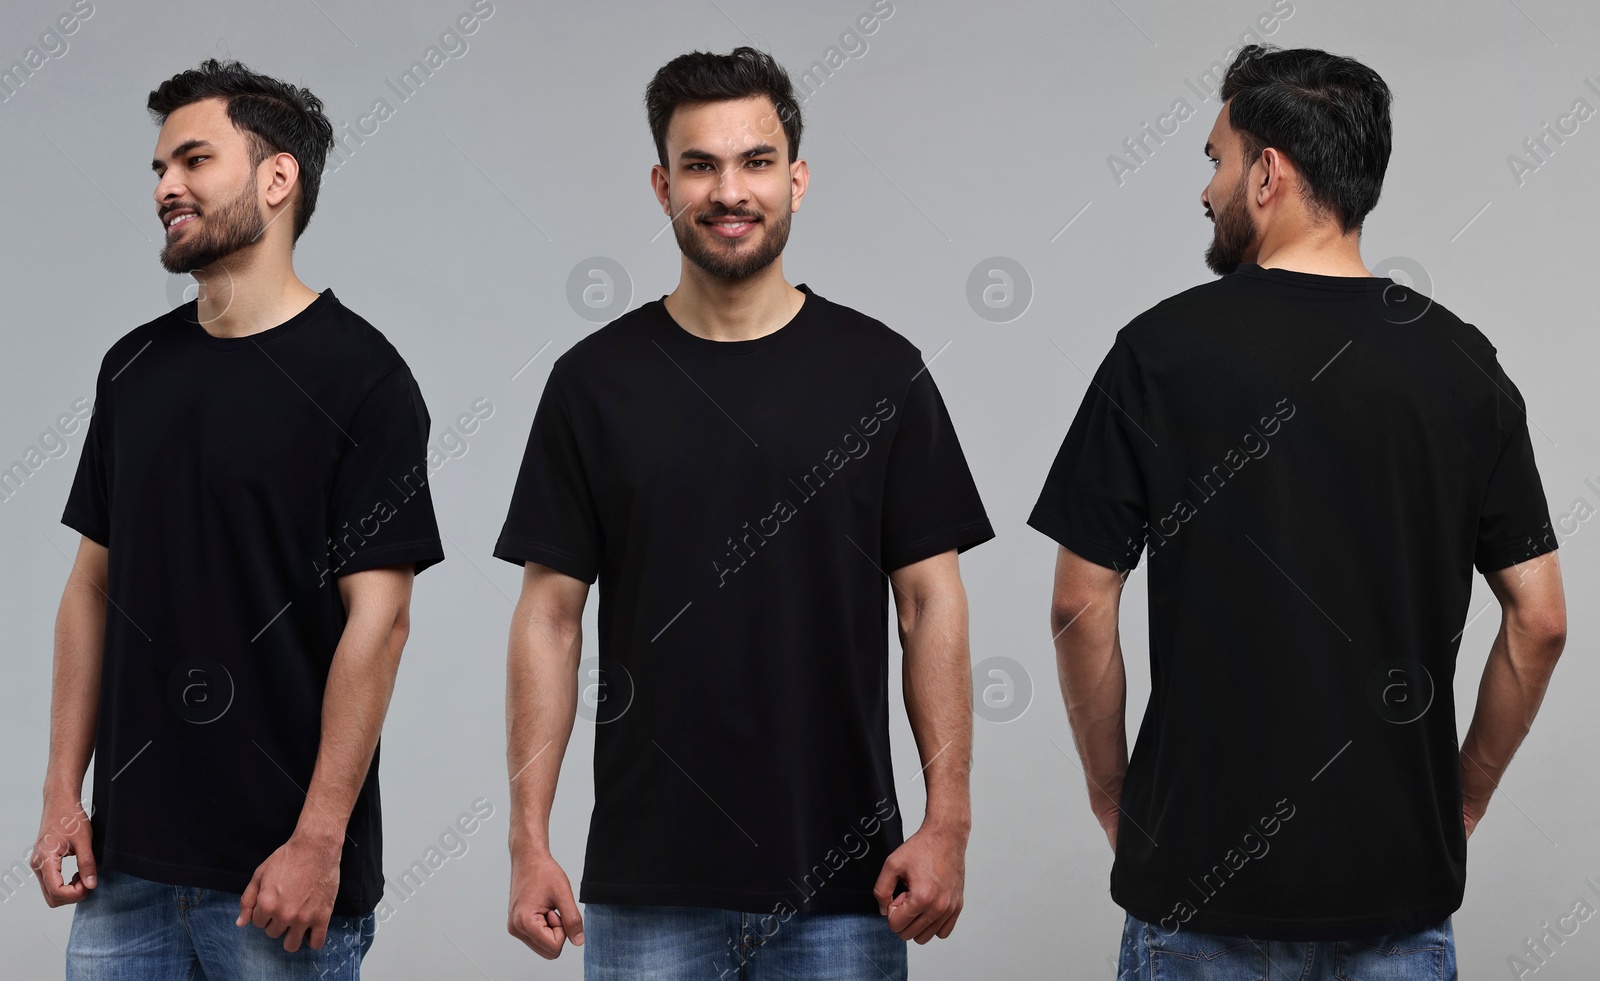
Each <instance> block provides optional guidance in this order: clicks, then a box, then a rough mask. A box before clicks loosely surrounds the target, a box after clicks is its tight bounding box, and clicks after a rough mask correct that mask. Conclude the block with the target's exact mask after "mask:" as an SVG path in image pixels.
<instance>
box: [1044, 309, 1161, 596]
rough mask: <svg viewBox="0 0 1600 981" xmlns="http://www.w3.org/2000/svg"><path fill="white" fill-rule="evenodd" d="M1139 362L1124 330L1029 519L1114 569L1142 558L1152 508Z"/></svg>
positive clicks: (1122, 568) (1123, 568) (1125, 567)
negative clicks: (1142, 447) (1143, 453)
mask: <svg viewBox="0 0 1600 981" xmlns="http://www.w3.org/2000/svg"><path fill="white" fill-rule="evenodd" d="M1143 418H1144V398H1143V385H1142V382H1141V381H1140V379H1139V365H1138V362H1137V360H1136V359H1135V358H1134V354H1133V351H1132V349H1131V348H1129V347H1128V342H1127V341H1126V339H1124V338H1123V336H1122V335H1121V334H1118V335H1117V340H1116V342H1115V343H1114V344H1112V345H1111V350H1110V351H1109V352H1108V353H1107V354H1106V356H1105V359H1104V360H1103V361H1101V362H1100V367H1099V368H1098V369H1097V370H1096V371H1095V374H1094V379H1093V381H1092V382H1091V383H1090V385H1089V388H1088V390H1087V391H1085V392H1084V394H1083V402H1082V404H1080V405H1079V407H1078V414H1077V416H1076V417H1075V418H1074V419H1073V420H1072V425H1071V427H1070V428H1069V429H1068V430H1067V435H1066V438H1065V439H1064V440H1062V443H1061V448H1060V450H1059V451H1058V452H1057V453H1056V458H1055V462H1054V463H1053V464H1051V466H1050V473H1049V475H1048V476H1047V477H1046V478H1045V484H1044V490H1043V491H1042V492H1041V493H1040V495H1039V500H1038V503H1037V504H1035V505H1034V508H1033V512H1032V513H1031V514H1030V515H1029V516H1028V524H1029V526H1031V527H1033V528H1035V529H1037V530H1039V531H1041V532H1043V533H1044V534H1046V535H1048V536H1050V537H1051V538H1052V539H1054V540H1055V541H1056V542H1058V543H1059V544H1061V545H1063V546H1065V547H1066V548H1068V549H1070V550H1071V551H1072V552H1074V553H1076V554H1078V555H1080V556H1082V557H1083V558H1085V559H1088V560H1089V561H1090V562H1094V563H1096V564H1098V565H1103V566H1105V567H1107V568H1109V569H1116V570H1118V571H1119V572H1120V571H1126V570H1129V569H1132V568H1134V567H1135V566H1137V565H1138V564H1139V556H1140V554H1141V552H1143V550H1144V542H1145V532H1144V525H1145V520H1146V515H1147V513H1148V512H1147V508H1146V502H1145V489H1144V479H1143V476H1142V470H1141V468H1140V465H1139V451H1138V446H1139V441H1141V440H1143V441H1145V444H1146V445H1149V440H1150V437H1149V436H1147V435H1145V433H1144V431H1143V428H1142V426H1143V423H1142V420H1143Z"/></svg>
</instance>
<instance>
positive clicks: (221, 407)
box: [61, 290, 444, 915]
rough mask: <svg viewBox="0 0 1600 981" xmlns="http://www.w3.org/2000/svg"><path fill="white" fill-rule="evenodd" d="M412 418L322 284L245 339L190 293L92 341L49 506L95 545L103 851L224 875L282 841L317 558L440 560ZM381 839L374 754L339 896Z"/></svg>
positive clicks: (302, 727)
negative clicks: (73, 458)
mask: <svg viewBox="0 0 1600 981" xmlns="http://www.w3.org/2000/svg"><path fill="white" fill-rule="evenodd" d="M428 426H429V420H428V411H427V408H426V407H425V406H424V405H423V401H422V394H421V392H419V391H418V389H417V383H416V382H415V380H413V378H412V376H411V372H410V370H409V369H407V367H406V365H405V362H404V361H402V360H401V358H400V355H399V354H398V353H397V352H396V351H395V349H394V347H393V346H392V345H391V344H390V343H389V342H388V340H386V339H385V338H384V336H383V335H382V334H380V333H379V332H378V331H377V330H376V329H374V328H373V327H372V325H371V324H369V323H367V322H366V321H365V320H363V319H361V318H360V317H359V316H357V315H356V314H354V313H352V312H351V311H350V310H348V309H347V308H345V306H344V305H343V304H341V303H340V302H339V300H338V299H337V298H336V297H335V296H334V295H333V291H332V290H326V291H324V292H323V293H322V294H321V295H320V296H319V297H317V299H315V300H313V301H312V302H311V304H310V305H309V306H308V307H306V308H305V309H304V310H302V311H301V312H300V313H298V314H296V315H294V316H293V317H291V318H290V319H288V320H286V321H285V322H283V323H282V324H279V325H278V326H276V327H273V328H271V329H269V330H265V331H261V332H259V333H256V334H251V335H249V336H246V337H237V338H221V337H213V336H212V335H211V334H209V333H207V332H206V330H205V328H204V327H202V326H201V325H200V323H199V322H198V321H197V319H196V316H195V303H194V302H193V301H191V302H189V303H187V304H184V305H183V306H180V307H178V308H177V309H176V310H173V311H172V312H170V313H168V314H165V315H163V316H161V317H158V318H157V319H155V320H153V321H151V322H150V323H147V324H145V325H144V326H142V327H139V328H136V329H135V330H133V331H131V332H129V333H128V334H126V335H125V336H123V337H122V338H121V339H120V340H118V341H117V342H116V343H115V344H113V345H112V347H111V350H110V351H109V352H108V353H107V354H106V356H105V358H104V360H103V361H102V362H101V365H100V375H99V379H98V381H97V382H96V385H95V406H94V416H93V417H92V419H91V421H90V424H89V434H88V437H87V438H86V440H85V441H84V449H83V456H82V458H81V459H80V460H79V461H78V471H77V476H76V478H75V479H74V481H73V484H72V491H71V494H70V496H69V497H68V500H67V506H66V512H65V514H64V515H63V516H62V519H61V520H62V521H63V522H64V523H65V524H67V525H68V526H70V527H72V528H74V529H76V530H77V531H79V532H81V533H82V534H84V535H85V536H87V537H89V538H91V539H93V540H94V541H96V542H99V543H100V544H102V545H105V546H107V548H108V549H109V553H108V555H109V560H110V587H109V590H108V596H109V600H110V602H109V604H108V606H107V610H106V631H105V654H104V661H103V668H102V672H101V679H100V709H99V717H98V727H97V729H96V732H95V751H94V759H95V767H94V808H95V810H94V815H93V832H94V835H93V844H94V851H95V856H96V857H97V858H98V859H99V861H100V862H101V864H102V865H104V866H105V867H107V868H111V869H116V870H119V871H124V872H129V873H132V874H133V875H137V876H141V877H144V878H147V879H152V880H155V881H158V882H170V883H174V884H180V885H189V886H198V887H203V888H212V889H220V890H224V891H228V892H243V891H244V888H245V887H246V886H247V885H248V884H249V882H250V877H251V876H252V875H253V874H254V873H255V870H256V867H257V866H258V865H260V864H261V862H262V861H264V860H265V859H266V858H267V856H269V855H270V854H272V852H273V851H274V850H276V849H277V848H278V847H279V846H280V845H282V844H283V843H284V842H286V841H288V840H289V836H290V835H291V834H292V833H293V832H294V828H295V823H296V821H297V820H298V819H299V816H300V811H301V808H302V806H303V805H304V803H305V789H306V788H307V787H308V786H309V785H310V782H311V773H312V769H313V767H314V766H315V764H316V760H317V750H318V747H319V744H320V733H321V724H322V703H323V695H324V687H325V684H326V680H327V676H328V669H329V666H330V665H331V663H332V660H333V653H334V648H335V646H336V645H337V644H338V642H339V637H340V635H341V633H342V632H343V630H344V624H345V609H344V603H343V600H342V599H341V598H340V596H339V586H338V583H337V582H336V581H335V580H336V579H337V577H338V576H341V575H346V574H349V573H352V572H357V571H360V570H363V569H371V568H374V567H376V566H383V565H392V564H396V563H402V562H414V563H416V568H417V570H418V571H421V570H422V569H425V568H427V567H428V566H430V565H433V564H434V563H436V562H438V561H440V560H441V559H442V558H444V552H443V550H442V549H441V547H440V544H439V531H438V527H437V526H436V524H435V522H434V515H433V504H432V499H431V495H430V492H429V488H428V479H427V478H428V472H429V470H428V460H427V449H426V447H427V439H428ZM328 695H329V697H334V698H337V697H338V696H337V693H334V692H329V693H328ZM382 857H383V842H382V836H381V828H380V813H379V803H378V757H377V754H376V753H374V755H373V759H372V766H371V768H370V769H369V770H368V772H367V777H366V782H365V783H364V784H363V786H362V788H361V792H360V795H359V796H358V797H357V799H356V804H355V808H354V810H353V812H352V813H351V815H350V822H349V827H348V831H347V835H346V838H345V843H344V852H343V855H342V857H341V860H340V863H339V876H340V878H339V894H338V898H337V900H336V902H335V905H334V912H335V913H339V914H352V915H353V914H365V913H367V912H369V911H371V910H372V909H373V908H374V907H375V906H376V905H377V902H378V899H379V896H380V895H381V894H382V891H383V872H382V867H381V863H382Z"/></svg>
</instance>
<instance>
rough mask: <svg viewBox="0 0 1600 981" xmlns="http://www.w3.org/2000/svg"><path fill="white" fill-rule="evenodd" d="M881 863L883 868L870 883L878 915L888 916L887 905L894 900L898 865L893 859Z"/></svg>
mask: <svg viewBox="0 0 1600 981" xmlns="http://www.w3.org/2000/svg"><path fill="white" fill-rule="evenodd" d="M892 859H893V856H891V857H890V860H889V861H885V862H884V863H883V869H882V870H880V871H879V872H878V880H877V881H876V882H874V883H873V884H872V895H873V898H875V899H876V900H877V901H878V915H879V916H888V915H889V905H890V903H891V902H892V901H893V900H894V887H895V885H896V884H898V883H899V881H900V867H899V865H898V864H897V863H895V862H894V861H893V860H892Z"/></svg>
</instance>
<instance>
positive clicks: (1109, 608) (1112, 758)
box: [1051, 598, 1128, 814]
mask: <svg viewBox="0 0 1600 981" xmlns="http://www.w3.org/2000/svg"><path fill="white" fill-rule="evenodd" d="M1097 607H1098V609H1097ZM1069 624H1070V625H1069ZM1051 627H1052V630H1053V631H1054V633H1055V638H1056V639H1055V647H1056V673H1057V675H1058V677H1059V680H1060V682H1061V698H1062V701H1063V702H1064V703H1065V704H1066V708H1067V722H1068V724H1069V725H1070V726H1071V728H1072V740H1073V742H1074V744H1076V746H1077V748H1078V756H1079V758H1080V759H1081V760H1082V763H1083V772H1084V777H1085V780H1086V782H1087V784H1088V789H1089V800H1090V803H1091V805H1092V806H1093V807H1094V810H1095V812H1096V813H1097V814H1098V813H1105V812H1108V811H1112V810H1115V809H1116V807H1117V806H1118V802H1119V801H1120V799H1121V796H1122V781H1123V777H1124V775H1125V774H1126V772H1127V769H1128V737H1127V727H1126V724H1125V722H1124V717H1125V714H1126V706H1127V696H1128V685H1127V678H1126V676H1125V675H1124V673H1123V667H1122V644H1121V642H1120V640H1119V639H1118V637H1117V604H1116V602H1115V600H1114V599H1104V598H1102V599H1101V600H1092V601H1087V602H1083V603H1075V604H1072V605H1071V606H1070V607H1062V608H1058V609H1057V610H1055V611H1054V613H1053V615H1052V622H1051Z"/></svg>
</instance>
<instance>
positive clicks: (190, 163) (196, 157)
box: [188, 154, 211, 167]
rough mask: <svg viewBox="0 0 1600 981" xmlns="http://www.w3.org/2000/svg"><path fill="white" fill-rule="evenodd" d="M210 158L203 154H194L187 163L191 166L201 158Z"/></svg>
mask: <svg viewBox="0 0 1600 981" xmlns="http://www.w3.org/2000/svg"><path fill="white" fill-rule="evenodd" d="M210 159H211V158H210V157H209V156H207V155H205V154H196V155H194V156H192V157H190V158H189V160H188V164H189V166H190V167H193V166H194V165H195V164H197V163H199V162H200V161H202V160H210Z"/></svg>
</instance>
